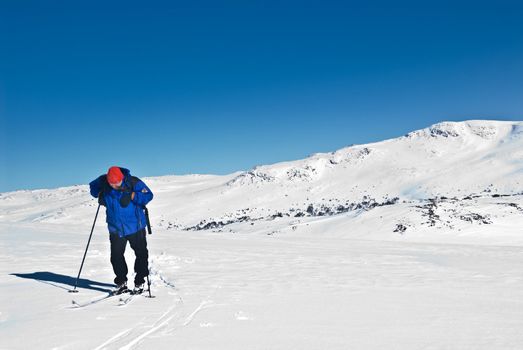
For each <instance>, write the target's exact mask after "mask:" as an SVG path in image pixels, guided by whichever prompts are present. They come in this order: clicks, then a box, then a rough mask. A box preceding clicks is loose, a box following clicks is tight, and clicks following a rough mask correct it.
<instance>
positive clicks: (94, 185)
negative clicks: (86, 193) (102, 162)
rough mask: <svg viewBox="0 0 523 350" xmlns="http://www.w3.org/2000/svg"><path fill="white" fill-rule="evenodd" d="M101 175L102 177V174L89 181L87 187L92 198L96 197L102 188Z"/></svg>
mask: <svg viewBox="0 0 523 350" xmlns="http://www.w3.org/2000/svg"><path fill="white" fill-rule="evenodd" d="M102 177H103V175H101V176H99V177H98V178H96V179H95V180H93V181H91V183H89V188H90V190H91V196H93V197H94V198H98V194H99V193H100V191H101V190H102V187H103V186H102Z"/></svg>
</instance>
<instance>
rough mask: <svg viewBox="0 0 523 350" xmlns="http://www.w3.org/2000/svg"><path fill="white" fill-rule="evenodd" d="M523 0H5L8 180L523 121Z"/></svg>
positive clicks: (252, 159)
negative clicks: (457, 124) (471, 122)
mask: <svg viewBox="0 0 523 350" xmlns="http://www.w3.org/2000/svg"><path fill="white" fill-rule="evenodd" d="M522 18H523V5H522V2H521V1H488V2H482V1H467V2H460V1H452V2H450V1H449V2H447V1H415V2H414V1H413V2H405V1H387V2H385V1H383V2H382V1H325V0H324V1H307V0H301V1H272V2H271V1H256V0H253V1H251V0H249V1H245V0H241V1H165V2H162V1H122V2H118V1H93V0H91V1H70V0H64V1H53V0H46V1H41V0H38V1H24V0H12V1H10V0H5V1H1V2H0V118H1V119H0V165H1V169H0V192H4V191H11V190H16V189H34V188H51V187H58V186H67V185H73V184H84V183H88V182H89V181H90V180H92V179H93V178H94V177H96V176H98V175H99V174H101V173H103V172H105V171H106V170H107V168H108V167H109V166H111V165H120V166H125V167H128V168H130V169H131V172H132V173H134V174H135V175H137V176H155V175H167V174H188V173H214V174H226V173H231V172H234V171H238V170H247V169H250V168H251V167H253V166H255V165H257V164H269V163H275V162H278V161H283V160H292V159H300V158H304V157H306V156H307V155H309V154H311V153H316V152H328V151H334V150H336V149H339V148H342V147H344V146H346V145H349V144H354V143H367V142H373V141H379V140H383V139H387V138H392V137H397V136H401V135H403V134H405V133H406V132H409V131H411V130H415V129H419V128H423V127H426V126H429V125H431V124H433V123H436V122H439V121H444V120H456V121H459V120H466V119H501V120H523V20H522Z"/></svg>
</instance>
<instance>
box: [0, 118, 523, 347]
mask: <svg viewBox="0 0 523 350" xmlns="http://www.w3.org/2000/svg"><path fill="white" fill-rule="evenodd" d="M522 146H523V122H501V121H466V122H460V123H450V122H445V123H439V124H436V125H433V126H431V127H429V128H426V129H422V130H418V131H414V132H411V133H409V134H407V135H405V136H402V137H398V138H395V139H391V140H386V141H383V142H377V143H372V144H366V145H354V146H350V147H347V148H343V149H340V150H338V151H335V152H332V153H321V154H314V155H312V156H310V157H308V158H306V159H303V160H297V161H290V162H283V163H277V164H273V165H264V166H258V167H256V168H254V169H252V170H250V171H245V172H237V173H234V174H230V175H225V176H213V175H186V176H162V177H150V178H143V179H144V181H145V182H146V183H147V184H148V185H149V187H150V188H151V189H152V191H153V192H154V194H155V198H154V200H153V201H152V202H151V204H150V205H149V210H150V213H151V221H152V225H153V231H154V234H153V235H152V236H148V246H149V254H150V255H149V267H150V277H151V281H152V291H153V294H154V295H156V298H155V299H146V298H143V297H140V296H138V297H135V298H133V299H132V300H131V301H129V302H127V299H125V300H124V299H122V301H119V300H115V298H110V299H108V300H105V301H102V302H98V303H94V304H91V305H90V306H87V307H83V308H80V307H78V304H89V303H90V302H91V301H93V300H97V299H98V298H100V297H101V296H103V295H104V293H105V292H107V291H108V290H110V288H111V287H112V280H113V277H114V276H113V273H112V270H111V267H110V263H109V256H110V253H109V240H108V238H107V236H108V233H107V229H106V227H105V222H104V221H105V220H104V214H103V212H102V214H100V216H99V219H98V222H97V225H96V227H95V231H94V235H93V238H92V242H91V245H90V248H89V251H88V255H87V259H86V262H85V266H84V269H83V272H82V278H81V280H80V282H79V285H78V287H79V288H78V289H79V291H80V292H79V293H78V294H74V295H71V294H70V293H68V290H69V289H71V288H72V287H73V285H74V283H75V279H76V274H77V272H78V268H79V265H80V262H81V258H82V256H83V253H84V249H85V244H86V242H87V237H88V234H89V232H90V229H91V225H92V221H93V218H94V215H95V212H96V208H97V205H98V204H97V201H96V200H95V199H93V198H91V197H90V195H89V193H88V187H87V185H79V186H73V187H64V188H58V189H50V190H34V191H16V192H9V193H0V290H1V291H2V297H1V298H0V349H29V348H31V349H35V348H37V349H75V350H77V349H97V350H101V349H172V348H177V349H212V350H216V349H227V350H229V349H238V350H240V349H329V350H332V349H340V350H341V349H373V350H374V349H391V348H392V349H401V350H409V349H421V348H424V349H425V348H426V349H488V350H491V349H521V348H523V335H522V333H521V328H522V327H523V317H522V316H521V315H523V302H522V299H521V297H520V294H521V293H520V291H521V290H522V289H523V277H522V274H521V266H523V234H522V229H521V228H522V227H523V188H522V184H523V147H522ZM122 165H124V164H122ZM135 175H138V176H141V175H142V174H135ZM126 255H127V259H128V264H129V266H130V267H131V266H132V262H133V260H134V257H133V256H132V251H131V250H130V249H129V250H128V251H127V252H126ZM129 278H132V275H131V274H130V275H129ZM71 299H74V300H75V302H77V304H74V305H73V304H71Z"/></svg>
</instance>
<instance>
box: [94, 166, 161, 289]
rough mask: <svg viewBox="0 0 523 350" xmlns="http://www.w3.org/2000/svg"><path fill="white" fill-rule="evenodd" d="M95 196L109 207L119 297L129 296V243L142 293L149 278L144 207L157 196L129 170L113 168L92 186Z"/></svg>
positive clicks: (108, 215)
mask: <svg viewBox="0 0 523 350" xmlns="http://www.w3.org/2000/svg"><path fill="white" fill-rule="evenodd" d="M89 186H90V189H91V195H92V196H93V197H95V198H98V203H100V205H103V206H105V208H106V216H107V219H106V221H107V225H108V227H109V238H110V241H111V264H112V266H113V271H114V273H115V275H116V278H115V279H114V283H115V284H116V290H115V293H117V294H120V293H123V292H127V291H128V288H127V271H128V270H127V264H126V262H125V257H124V252H125V247H126V245H127V241H129V243H130V245H131V248H132V249H133V250H134V254H135V255H136V259H135V262H134V272H135V273H136V275H135V277H134V289H133V290H132V292H133V293H141V292H143V289H144V284H145V278H146V277H147V276H148V275H149V266H148V258H149V253H148V251H147V240H146V235H145V227H146V225H147V220H146V217H145V214H144V207H145V205H146V204H147V203H149V202H150V201H151V200H152V199H153V193H152V192H151V190H150V189H149V187H147V185H145V184H144V183H143V182H142V181H141V180H140V179H139V178H137V177H135V176H131V174H130V172H129V170H128V169H125V168H120V167H117V166H113V167H111V168H109V171H108V172H107V174H106V175H100V176H99V177H98V178H97V179H96V180H94V181H92V182H91V183H90V184H89Z"/></svg>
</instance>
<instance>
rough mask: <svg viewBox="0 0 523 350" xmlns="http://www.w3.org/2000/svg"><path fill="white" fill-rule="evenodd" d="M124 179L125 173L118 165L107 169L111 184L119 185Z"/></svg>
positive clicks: (108, 180)
mask: <svg viewBox="0 0 523 350" xmlns="http://www.w3.org/2000/svg"><path fill="white" fill-rule="evenodd" d="M122 181H123V173H122V171H121V170H120V168H119V167H117V166H112V167H110V168H109V171H107V182H109V183H110V184H111V185H117V184H119V183H120V182H122Z"/></svg>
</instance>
